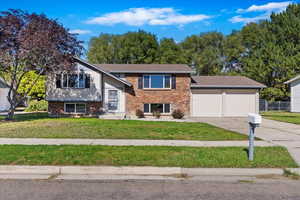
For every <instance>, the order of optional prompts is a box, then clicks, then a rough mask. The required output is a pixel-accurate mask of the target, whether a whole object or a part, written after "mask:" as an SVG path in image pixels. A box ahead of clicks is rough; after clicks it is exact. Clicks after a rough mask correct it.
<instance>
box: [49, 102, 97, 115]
mask: <svg viewBox="0 0 300 200" xmlns="http://www.w3.org/2000/svg"><path fill="white" fill-rule="evenodd" d="M85 103H86V110H87V113H86V114H88V115H89V114H91V115H95V114H99V113H100V111H101V108H102V103H101V102H85ZM48 112H49V114H51V115H64V114H66V113H64V102H55V101H50V102H48Z"/></svg>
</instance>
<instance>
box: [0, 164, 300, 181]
mask: <svg viewBox="0 0 300 200" xmlns="http://www.w3.org/2000/svg"><path fill="white" fill-rule="evenodd" d="M287 170H289V171H291V172H293V173H297V174H300V168H287ZM9 174H11V175H15V174H19V175H52V176H56V175H128V176H131V175H138V176H190V177H192V176H258V175H270V174H272V175H283V174H284V169H280V168H181V167H135V166H133V167H113V166H27V165H26V166H22V165H15V166H10V165H0V178H1V177H2V176H4V175H9Z"/></svg>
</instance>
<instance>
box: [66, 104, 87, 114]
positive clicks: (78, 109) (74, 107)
mask: <svg viewBox="0 0 300 200" xmlns="http://www.w3.org/2000/svg"><path fill="white" fill-rule="evenodd" d="M65 112H67V113H86V105H85V104H84V103H66V104H65Z"/></svg>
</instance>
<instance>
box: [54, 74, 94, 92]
mask: <svg viewBox="0 0 300 200" xmlns="http://www.w3.org/2000/svg"><path fill="white" fill-rule="evenodd" d="M58 82H60V83H61V84H59V83H58ZM89 84H90V75H89V74H85V73H83V72H81V73H77V74H65V73H64V74H61V75H60V74H57V75H56V86H57V88H60V87H58V86H60V85H62V87H63V88H89Z"/></svg>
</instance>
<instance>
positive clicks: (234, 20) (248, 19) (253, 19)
mask: <svg viewBox="0 0 300 200" xmlns="http://www.w3.org/2000/svg"><path fill="white" fill-rule="evenodd" d="M268 17H269V15H259V16H256V17H243V16H241V15H237V16H234V17H232V18H231V19H229V21H230V22H232V23H245V24H247V23H250V22H257V21H259V20H263V19H267V18H268Z"/></svg>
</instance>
